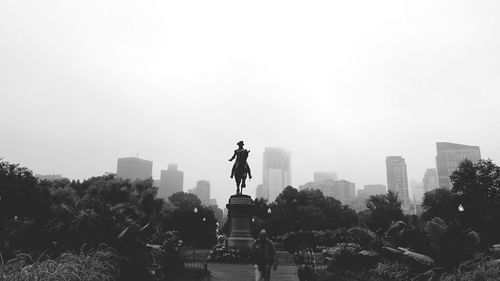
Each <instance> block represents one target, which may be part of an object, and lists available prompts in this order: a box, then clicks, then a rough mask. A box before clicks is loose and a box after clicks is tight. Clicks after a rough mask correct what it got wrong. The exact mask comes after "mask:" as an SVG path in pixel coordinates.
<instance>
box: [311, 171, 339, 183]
mask: <svg viewBox="0 0 500 281" xmlns="http://www.w3.org/2000/svg"><path fill="white" fill-rule="evenodd" d="M313 176H314V182H315V183H322V182H325V181H327V180H332V181H336V180H337V173H335V172H314V175H313Z"/></svg>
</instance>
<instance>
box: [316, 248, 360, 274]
mask: <svg viewBox="0 0 500 281" xmlns="http://www.w3.org/2000/svg"><path fill="white" fill-rule="evenodd" d="M359 251H361V247H360V246H359V245H358V244H354V243H339V244H337V245H336V246H334V247H331V248H327V249H325V250H323V258H324V260H325V261H327V263H328V268H352V267H356V266H358V265H359V263H358V261H357V257H356V253H357V252H359Z"/></svg>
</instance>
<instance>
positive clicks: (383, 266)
mask: <svg viewBox="0 0 500 281" xmlns="http://www.w3.org/2000/svg"><path fill="white" fill-rule="evenodd" d="M370 273H372V276H373V277H375V278H373V279H375V280H387V281H405V280H410V268H409V267H408V265H407V264H406V263H404V262H402V261H389V260H384V261H382V262H381V263H379V264H378V265H377V266H376V267H375V268H374V269H372V270H370Z"/></svg>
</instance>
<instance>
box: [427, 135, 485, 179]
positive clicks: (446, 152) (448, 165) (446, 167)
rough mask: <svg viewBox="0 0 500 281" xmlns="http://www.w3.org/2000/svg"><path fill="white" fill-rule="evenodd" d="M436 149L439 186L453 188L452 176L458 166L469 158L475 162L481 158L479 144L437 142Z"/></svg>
mask: <svg viewBox="0 0 500 281" xmlns="http://www.w3.org/2000/svg"><path fill="white" fill-rule="evenodd" d="M436 150H437V155H436V166H437V174H438V184H439V188H446V189H451V187H452V186H451V181H450V176H451V174H452V173H453V172H454V171H455V170H456V169H457V168H458V164H460V162H462V161H463V160H465V159H469V160H470V161H472V162H473V163H476V162H478V161H479V160H480V159H481V152H480V151H479V146H470V145H463V144H456V143H449V142H437V143H436Z"/></svg>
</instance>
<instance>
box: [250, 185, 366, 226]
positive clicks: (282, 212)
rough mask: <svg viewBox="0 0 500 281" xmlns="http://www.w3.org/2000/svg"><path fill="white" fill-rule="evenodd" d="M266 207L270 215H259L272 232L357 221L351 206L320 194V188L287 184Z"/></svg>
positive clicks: (349, 224)
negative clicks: (301, 188)
mask: <svg viewBox="0 0 500 281" xmlns="http://www.w3.org/2000/svg"><path fill="white" fill-rule="evenodd" d="M269 207H270V208H271V210H272V214H271V215H270V216H269V215H267V217H266V214H260V215H263V216H264V217H263V219H267V220H268V221H269V223H268V224H267V226H268V229H269V232H270V234H271V235H282V234H285V233H287V232H290V231H294V232H297V231H311V230H327V229H336V228H339V227H351V226H353V225H355V224H356V223H357V217H356V213H355V212H354V211H353V210H352V209H350V208H349V207H348V206H347V205H342V204H341V202H340V201H338V200H336V199H335V198H332V197H325V196H323V193H322V192H321V191H320V190H301V191H298V190H297V189H295V188H293V187H291V186H288V187H286V188H285V189H284V190H283V192H281V193H280V195H279V196H278V197H277V198H276V200H275V202H273V203H271V204H270V205H269ZM256 215H259V214H256Z"/></svg>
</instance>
